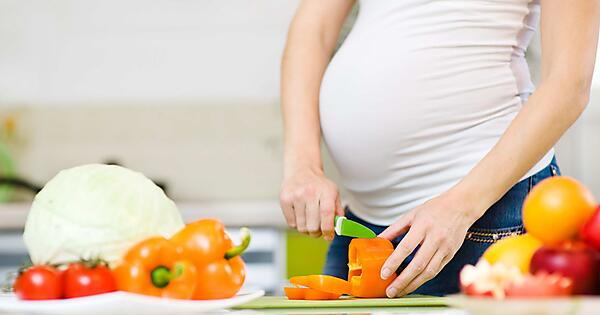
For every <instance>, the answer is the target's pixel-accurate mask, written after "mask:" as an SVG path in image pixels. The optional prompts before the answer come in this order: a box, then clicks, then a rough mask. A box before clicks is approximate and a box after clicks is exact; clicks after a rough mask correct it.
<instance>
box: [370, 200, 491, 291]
mask: <svg viewBox="0 0 600 315" xmlns="http://www.w3.org/2000/svg"><path fill="white" fill-rule="evenodd" d="M465 200H467V198H464V197H463V196H460V195H459V194H458V193H456V192H451V191H448V192H446V193H445V194H442V195H440V196H438V197H436V198H433V199H431V200H429V201H427V202H426V203H424V204H423V205H421V206H419V207H417V208H415V209H413V210H411V211H410V212H408V213H406V214H404V215H403V216H401V217H400V218H399V219H398V220H397V221H396V222H395V223H394V224H392V225H391V226H390V227H388V228H387V229H386V230H385V231H383V232H382V233H381V234H379V237H383V238H386V239H389V240H393V239H395V238H396V237H398V236H400V235H402V234H404V233H406V235H405V236H404V238H403V239H402V240H401V241H400V243H399V244H398V246H397V247H396V249H395V250H394V252H393V253H392V255H391V256H390V257H389V258H388V259H387V260H386V262H385V263H384V264H383V267H382V268H381V278H382V279H387V278H388V277H390V275H392V274H393V273H394V272H396V270H397V269H398V267H400V264H401V263H402V262H403V261H404V260H405V259H406V257H408V256H409V255H410V254H411V253H412V252H413V251H414V250H415V249H416V248H417V246H419V245H421V247H420V248H419V250H418V251H417V252H416V253H415V256H414V258H413V259H412V261H411V262H410V263H409V264H408V266H407V267H406V268H405V269H404V270H402V272H401V273H400V275H398V277H397V278H396V279H395V280H394V281H393V282H392V284H390V286H389V287H388V288H387V291H386V294H387V296H388V297H396V296H403V295H406V294H409V293H411V292H413V291H414V290H416V289H417V288H419V287H420V286H421V285H422V284H423V283H425V282H427V281H429V280H431V279H432V278H433V277H435V276H436V275H437V274H438V273H439V272H440V270H442V268H443V267H444V266H445V265H446V264H447V263H448V262H449V261H450V259H452V257H454V254H456V252H457V251H458V249H459V248H460V246H461V245H462V243H463V241H464V239H465V236H466V234H467V230H468V229H469V227H470V226H471V225H472V224H473V223H474V222H475V221H476V220H477V219H478V218H479V216H477V215H474V211H472V209H471V207H470V206H469V205H468V204H467V203H466V202H465Z"/></svg>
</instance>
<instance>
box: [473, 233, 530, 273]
mask: <svg viewBox="0 0 600 315" xmlns="http://www.w3.org/2000/svg"><path fill="white" fill-rule="evenodd" d="M541 246H542V242H541V241H540V240H538V239H536V238H534V237H533V236H531V235H529V234H523V235H515V236H509V237H507V238H504V239H501V240H499V241H498V242H496V243H494V244H493V245H492V246H490V247H489V248H488V249H487V250H486V251H485V253H483V258H484V259H485V260H487V261H488V262H489V263H490V264H491V265H494V264H496V263H502V264H504V265H506V266H507V267H518V268H519V269H520V270H521V272H523V273H528V272H529V262H530V261H531V256H533V253H535V251H536V250H537V249H538V248H540V247H541Z"/></svg>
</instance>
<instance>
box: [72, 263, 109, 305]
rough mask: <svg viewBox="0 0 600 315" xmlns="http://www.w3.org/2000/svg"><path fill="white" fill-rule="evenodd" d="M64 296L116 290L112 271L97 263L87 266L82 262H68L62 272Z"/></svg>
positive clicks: (80, 295)
mask: <svg viewBox="0 0 600 315" xmlns="http://www.w3.org/2000/svg"><path fill="white" fill-rule="evenodd" d="M63 281H64V286H65V287H64V291H65V297H66V298H75V297H82V296H88V295H95V294H101V293H107V292H112V291H116V290H117V284H116V281H115V278H114V276H113V273H112V271H110V269H108V267H107V266H105V265H102V264H99V265H96V266H87V265H85V264H84V263H74V264H70V265H69V267H68V268H67V270H65V271H64V272H63Z"/></svg>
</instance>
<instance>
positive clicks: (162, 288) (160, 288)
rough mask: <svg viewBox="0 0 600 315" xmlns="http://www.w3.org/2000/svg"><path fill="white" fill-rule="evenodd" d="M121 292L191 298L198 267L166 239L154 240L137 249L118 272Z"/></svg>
mask: <svg viewBox="0 0 600 315" xmlns="http://www.w3.org/2000/svg"><path fill="white" fill-rule="evenodd" d="M114 275H115V278H116V281H117V288H118V289H119V290H121V291H128V292H133V293H139V294H145V295H151V296H157V297H168V298H174V299H190V298H192V295H193V294H194V291H195V289H196V284H197V282H198V276H197V270H196V266H194V265H193V264H192V263H191V262H190V261H188V260H185V259H184V258H183V256H182V255H181V254H180V253H178V251H177V248H176V246H175V245H174V244H173V243H172V242H170V241H169V240H167V239H165V238H162V237H153V238H149V239H147V240H144V241H142V242H140V243H138V244H137V245H135V246H133V247H132V248H131V249H130V250H129V251H128V252H127V253H126V254H125V256H124V258H123V261H122V262H121V264H119V265H118V266H117V267H116V268H115V270H114Z"/></svg>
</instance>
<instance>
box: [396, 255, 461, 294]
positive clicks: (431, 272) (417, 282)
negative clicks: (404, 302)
mask: <svg viewBox="0 0 600 315" xmlns="http://www.w3.org/2000/svg"><path fill="white" fill-rule="evenodd" d="M447 257H448V256H447V255H444V254H443V253H442V252H441V251H437V252H436V253H435V255H433V258H431V261H430V262H429V265H427V267H426V268H425V270H424V271H423V272H421V274H419V275H418V276H417V277H416V278H414V279H413V280H412V281H411V282H410V283H409V284H408V285H407V286H406V287H405V288H404V289H403V290H401V291H400V292H399V293H398V294H397V295H396V296H404V295H407V294H410V293H412V292H413V291H415V290H416V289H418V288H419V287H420V286H422V285H423V284H424V283H425V282H427V281H429V280H431V279H433V278H434V277H435V276H436V275H437V274H438V273H439V272H440V271H441V270H442V268H444V266H445V265H446V264H447V263H448V261H450V259H448V258H447Z"/></svg>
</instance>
